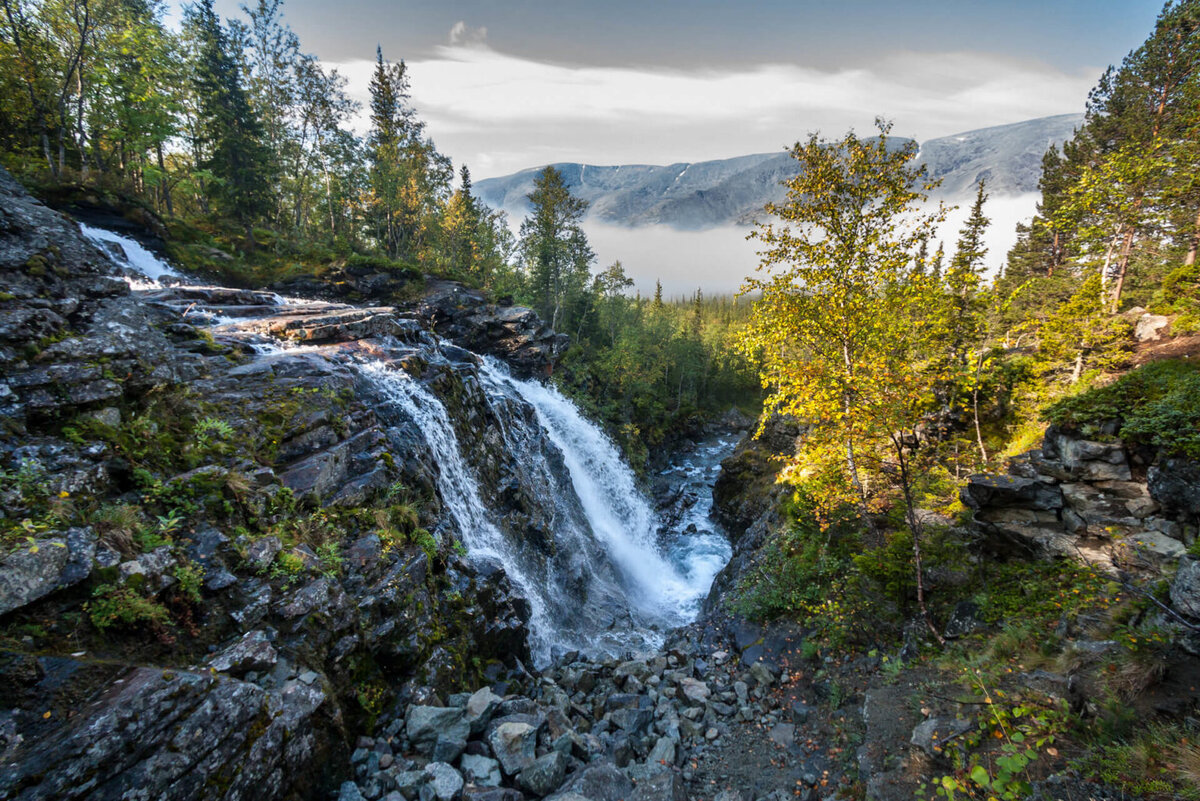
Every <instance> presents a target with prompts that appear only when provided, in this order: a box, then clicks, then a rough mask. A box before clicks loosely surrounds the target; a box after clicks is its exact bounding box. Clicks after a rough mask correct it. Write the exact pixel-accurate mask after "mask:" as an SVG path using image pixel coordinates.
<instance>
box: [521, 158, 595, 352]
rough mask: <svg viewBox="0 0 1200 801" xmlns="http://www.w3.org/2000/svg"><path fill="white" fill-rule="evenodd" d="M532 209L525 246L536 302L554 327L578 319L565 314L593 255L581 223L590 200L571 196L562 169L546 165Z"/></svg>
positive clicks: (580, 289) (583, 283) (524, 232)
mask: <svg viewBox="0 0 1200 801" xmlns="http://www.w3.org/2000/svg"><path fill="white" fill-rule="evenodd" d="M533 186H534V188H533V191H532V192H531V193H530V194H529V203H530V206H531V211H530V215H529V217H527V218H526V219H525V221H524V222H523V223H521V252H522V253H523V255H524V258H525V269H526V276H527V281H528V285H529V290H530V293H531V294H532V296H533V297H534V298H535V301H534V302H535V304H536V305H535V308H536V309H537V311H538V313H539V314H541V315H542V317H543V318H545V319H546V320H549V321H550V324H551V326H552V327H553V328H555V329H556V330H562V329H561V328H560V325H562V326H564V327H570V326H571V325H572V324H578V323H579V321H580V319H579V317H580V315H579V314H578V312H576V313H575V314H574V315H573V316H574V318H575V319H573V320H567V319H566V318H565V317H564V314H565V313H566V310H567V307H568V305H569V304H570V303H571V302H572V301H574V300H577V299H579V296H580V294H581V293H582V292H583V290H584V289H586V287H587V283H588V268H589V267H590V265H591V263H592V261H593V260H594V259H595V254H594V253H593V252H592V248H591V245H589V244H588V241H587V236H586V235H585V234H584V233H583V228H582V227H580V221H581V220H582V219H583V213H584V212H585V211H586V210H587V202H586V201H584V200H580V199H579V198H576V197H573V196H572V195H571V192H570V190H569V189H568V188H567V185H566V184H565V183H564V181H563V177H562V173H560V172H559V171H558V170H556V169H555V168H554V167H553V166H550V167H546V168H545V169H544V170H542V171H541V172H540V173H538V175H537V177H536V178H535V179H534V182H533Z"/></svg>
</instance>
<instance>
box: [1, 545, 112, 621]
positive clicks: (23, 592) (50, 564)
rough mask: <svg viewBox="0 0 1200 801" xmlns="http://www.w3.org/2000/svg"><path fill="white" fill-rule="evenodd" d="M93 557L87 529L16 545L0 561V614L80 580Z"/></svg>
mask: <svg viewBox="0 0 1200 801" xmlns="http://www.w3.org/2000/svg"><path fill="white" fill-rule="evenodd" d="M95 555H96V536H95V534H93V533H92V530H91V529H87V528H72V529H69V530H68V531H67V532H66V534H63V535H61V536H56V537H39V538H36V539H34V540H32V541H31V542H26V543H23V544H21V545H19V546H18V547H17V548H16V549H15V550H14V551H12V552H11V553H9V554H8V556H6V557H4V559H3V561H0V615H3V614H6V613H8V612H11V611H13V610H14V609H20V608H21V607H23V606H26V605H27V604H31V603H33V602H34V601H36V600H38V599H40V598H44V597H46V596H47V595H49V594H50V593H52V592H55V591H57V590H61V589H65V588H67V587H71V586H74V585H75V584H78V583H79V582H81V581H83V580H84V579H85V578H87V577H88V576H89V575H91V572H92V561H93V559H94V558H95Z"/></svg>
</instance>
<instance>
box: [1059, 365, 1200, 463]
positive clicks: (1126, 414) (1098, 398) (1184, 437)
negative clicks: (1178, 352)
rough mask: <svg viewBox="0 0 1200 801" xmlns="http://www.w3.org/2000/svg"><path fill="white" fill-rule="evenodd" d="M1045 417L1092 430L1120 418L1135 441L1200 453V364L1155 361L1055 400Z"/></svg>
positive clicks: (1171, 451)
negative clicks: (1095, 387) (1102, 385)
mask: <svg viewBox="0 0 1200 801" xmlns="http://www.w3.org/2000/svg"><path fill="white" fill-rule="evenodd" d="M1045 418H1046V420H1048V421H1049V422H1051V423H1054V424H1055V425H1059V426H1063V427H1064V428H1068V429H1072V430H1078V431H1080V432H1082V433H1083V434H1085V435H1087V436H1098V435H1099V432H1100V429H1101V427H1103V426H1104V425H1105V424H1108V423H1115V424H1116V425H1117V427H1118V430H1119V432H1120V436H1121V437H1122V438H1123V439H1125V440H1126V441H1127V442H1129V443H1131V444H1134V445H1148V446H1152V447H1154V448H1157V449H1160V450H1161V451H1163V452H1164V453H1167V454H1172V455H1179V456H1187V457H1191V458H1200V366H1198V365H1196V364H1193V363H1190V362H1186V361H1177V360H1172V361H1161V362H1152V363H1150V364H1147V365H1145V366H1143V367H1140V368H1138V369H1137V370H1134V371H1133V372H1131V373H1128V374H1127V375H1125V376H1123V377H1122V378H1121V379H1120V380H1118V381H1116V382H1114V383H1112V384H1109V385H1108V386H1105V387H1099V388H1097V389H1092V390H1089V391H1088V392H1084V393H1082V394H1080V395H1075V396H1073V397H1070V398H1065V399H1063V400H1061V401H1059V402H1058V403H1055V404H1054V405H1053V406H1051V407H1050V408H1049V409H1047V410H1046V413H1045Z"/></svg>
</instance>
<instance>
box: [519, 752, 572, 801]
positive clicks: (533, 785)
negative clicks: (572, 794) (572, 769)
mask: <svg viewBox="0 0 1200 801" xmlns="http://www.w3.org/2000/svg"><path fill="white" fill-rule="evenodd" d="M566 773H567V758H566V757H565V756H563V755H562V754H560V753H559V752H557V751H551V752H550V753H548V754H546V755H545V756H543V757H539V758H538V759H536V760H534V761H533V763H532V764H531V765H529V766H528V767H527V768H525V769H524V770H523V771H521V775H520V776H519V777H518V781H519V782H520V784H521V788H522V789H524V790H526V791H528V792H530V793H532V794H533V795H536V796H539V797H540V796H547V795H550V794H551V793H553V792H554V791H555V790H557V789H558V787H559V785H561V784H562V782H563V777H564V776H566Z"/></svg>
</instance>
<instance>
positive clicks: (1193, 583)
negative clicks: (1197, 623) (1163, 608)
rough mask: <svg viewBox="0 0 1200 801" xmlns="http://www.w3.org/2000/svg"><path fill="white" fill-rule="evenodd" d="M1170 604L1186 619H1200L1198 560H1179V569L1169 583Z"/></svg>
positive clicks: (1199, 570)
mask: <svg viewBox="0 0 1200 801" xmlns="http://www.w3.org/2000/svg"><path fill="white" fill-rule="evenodd" d="M1171 603H1172V604H1173V605H1174V606H1175V608H1176V609H1177V610H1179V611H1180V612H1182V613H1183V614H1185V615H1187V616H1188V617H1194V618H1200V559H1195V558H1193V557H1185V558H1183V559H1180V560H1179V569H1178V570H1177V571H1175V580H1174V581H1172V582H1171Z"/></svg>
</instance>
